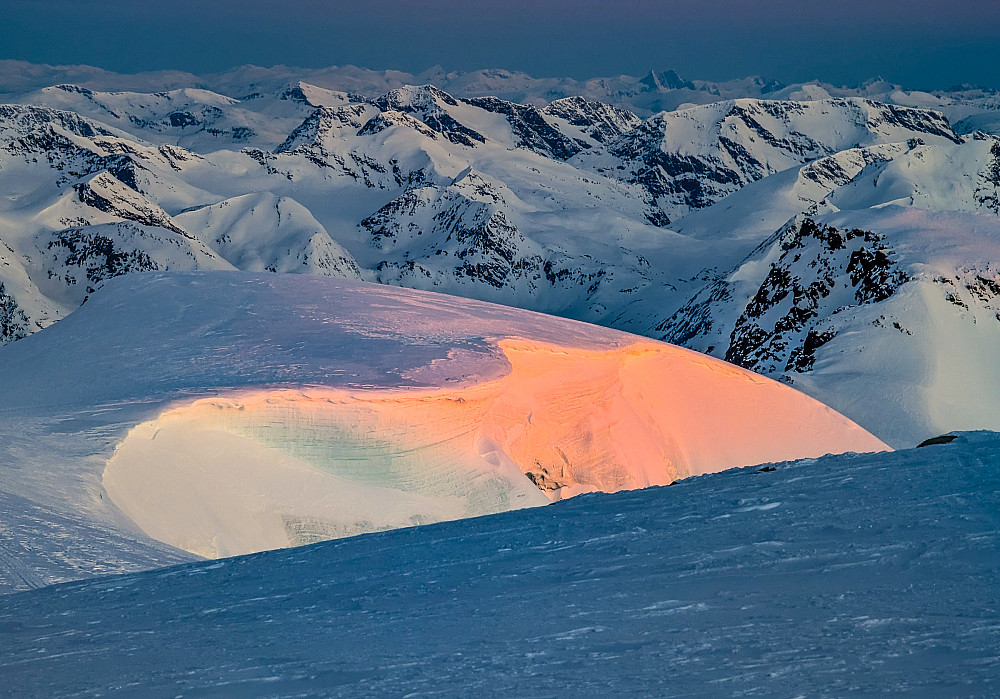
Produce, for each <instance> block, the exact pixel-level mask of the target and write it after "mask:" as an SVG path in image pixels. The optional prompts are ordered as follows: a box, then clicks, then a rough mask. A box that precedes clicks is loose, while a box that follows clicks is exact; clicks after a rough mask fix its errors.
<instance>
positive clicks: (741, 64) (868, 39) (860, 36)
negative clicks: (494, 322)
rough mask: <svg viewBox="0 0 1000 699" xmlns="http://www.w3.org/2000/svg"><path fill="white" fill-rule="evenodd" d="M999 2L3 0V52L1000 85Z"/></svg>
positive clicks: (165, 63)
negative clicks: (874, 78) (669, 70)
mask: <svg viewBox="0 0 1000 699" xmlns="http://www.w3.org/2000/svg"><path fill="white" fill-rule="evenodd" d="M998 27H1000V0H952V1H951V2H944V1H942V0H905V1H904V0H840V1H839V2H831V1H829V0H822V1H818V0H614V1H609V0H576V1H572V2H571V1H569V0H566V1H563V2H557V1H555V0H535V1H534V2H530V1H528V0H505V1H504V2H498V1H497V0H466V1H464V2H460V1H458V0H419V1H418V0H370V1H369V2H355V1H354V0H345V1H344V2H334V1H329V0H327V1H323V0H284V1H269V0H240V1H239V2H236V1H233V0H197V1H196V0H171V1H170V2H161V1H160V0H5V2H3V3H0V33H2V35H0V36H2V41H0V58H15V59H22V60H29V61H33V62H37V63H50V64H76V63H82V64H89V65H97V66H100V67H103V68H107V69H110V70H116V71H121V72H138V71H144V70H156V69H167V68H169V69H179V70H187V71H191V72H196V73H204V72H212V71H219V70H224V69H227V68H231V67H234V66H237V65H241V64H247V63H252V64H256V65H264V66H270V65H275V64H285V65H297V66H303V67H322V66H329V65H345V64H348V63H350V64H354V65H360V66H364V67H368V68H375V69H384V68H396V69H400V70H405V71H409V72H419V71H421V70H424V69H426V68H429V67H431V66H433V65H436V64H437V65H441V66H444V67H445V68H447V69H452V70H472V69H476V68H489V67H503V68H511V69H516V70H524V71H526V72H528V73H531V74H533V75H535V76H570V77H576V78H584V77H594V76H600V75H616V74H622V73H624V74H630V75H639V74H642V73H644V72H646V71H647V70H648V69H650V68H655V69H657V70H665V69H667V68H676V69H677V70H678V71H679V72H681V73H682V74H684V75H686V76H689V77H695V78H706V79H726V78H734V77H744V76H746V75H751V74H761V75H765V76H767V77H773V78H777V79H779V80H783V81H786V82H791V81H797V80H808V79H812V78H819V79H822V80H827V81H830V82H834V83H841V84H855V83H857V82H859V81H861V80H863V79H865V78H868V77H872V76H875V75H881V76H883V77H885V78H886V79H889V80H893V81H895V82H899V83H902V84H904V85H907V86H910V87H918V88H919V87H926V88H931V87H946V86H949V85H953V84H958V83H973V84H981V85H989V86H993V87H1000V30H998V29H997V28H998Z"/></svg>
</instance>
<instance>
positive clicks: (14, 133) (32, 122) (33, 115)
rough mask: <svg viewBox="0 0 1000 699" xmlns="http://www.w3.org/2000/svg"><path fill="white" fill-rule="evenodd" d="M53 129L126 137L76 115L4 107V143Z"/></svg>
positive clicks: (0, 110)
mask: <svg viewBox="0 0 1000 699" xmlns="http://www.w3.org/2000/svg"><path fill="white" fill-rule="evenodd" d="M52 127H58V128H60V129H63V130H64V131H66V132H68V133H70V134H73V135H74V136H80V137H82V138H93V137H95V136H124V135H125V134H123V133H121V132H118V131H114V130H112V129H110V128H108V127H106V126H104V125H102V124H99V123H97V122H94V121H91V120H90V119H86V118H84V117H82V116H80V115H79V114H76V113H74V112H67V111H63V110H60V109H49V108H48V107H34V106H31V105H23V104H0V138H3V139H4V141H9V140H11V139H16V138H18V137H19V136H24V135H26V134H28V133H30V132H32V131H38V130H39V129H45V128H52Z"/></svg>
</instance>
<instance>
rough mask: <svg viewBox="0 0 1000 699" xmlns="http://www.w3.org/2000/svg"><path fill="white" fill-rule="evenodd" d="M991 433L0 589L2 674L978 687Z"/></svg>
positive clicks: (990, 642) (994, 650) (990, 649)
mask: <svg viewBox="0 0 1000 699" xmlns="http://www.w3.org/2000/svg"><path fill="white" fill-rule="evenodd" d="M998 464H1000V435H997V434H995V433H975V434H973V433H966V434H963V435H961V436H959V437H958V439H957V440H955V441H954V442H952V443H950V444H946V445H939V446H930V447H925V448H920V449H912V450H907V451H899V452H895V453H890V454H872V455H843V456H829V457H824V458H821V459H817V460H812V459H807V460H803V461H797V462H794V463H780V464H775V465H774V466H773V467H772V466H769V467H764V468H761V467H754V468H746V469H737V470H732V471H726V472H724V473H718V474H713V475H707V476H702V477H699V478H693V479H688V480H684V481H681V482H680V483H678V484H677V485H675V486H673V487H667V488H650V489H647V490H641V491H633V492H622V493H617V494H613V495H605V494H592V495H584V496H581V497H578V498H572V499H569V500H566V501H562V502H558V503H555V504H553V505H552V506H550V507H544V508H536V509H529V510H520V511H516V512H508V513H504V514H499V515H495V516H490V517H480V518H476V519H466V520H461V521H457V522H449V523H443V524H437V525H431V526H426V527H417V528H411V529H404V530H398V531H393V532H385V533H379V534H370V535H365V536H361V537H355V538H350V539H342V540H339V541H332V542H326V543H320V544H315V545H313V546H308V547H302V548H295V549H285V550H281V551H273V552H267V553H261V554H256V555H251V556H246V557H240V558H232V559H225V560H220V561H212V562H203V563H197V564H193V565H185V566H180V567H173V568H167V569H164V570H157V571H149V572H146V573H140V574H136V575H127V576H114V577H107V578H103V579H100V580H92V581H82V582H78V583H70V584H67V585H58V586H53V587H49V588H46V589H44V590H37V591H32V592H26V593H19V594H15V595H7V596H3V597H0V651H2V652H0V675H2V676H3V678H4V682H3V686H2V687H0V694H3V695H5V696H50V697H61V696H79V695H81V694H83V695H98V694H100V695H102V696H135V695H137V694H141V695H151V696H178V695H183V696H237V695H238V696H260V697H276V696H299V697H311V696H330V695H333V696H386V695H393V696H403V695H414V694H445V695H472V694H484V695H516V696H546V697H548V696H567V695H573V696H607V695H608V694H610V693H620V694H627V695H656V696H676V697H692V696H697V697H717V696H746V695H763V696H802V695H806V696H821V697H827V696H828V697H843V696H886V695H907V696H950V697H985V696H995V695H996V694H997V693H998V691H1000V686H998V685H1000V673H998V670H997V658H998V656H1000V624H998V610H997V605H996V590H997V589H998V586H1000V569H998V567H997V565H996V563H997V550H998V547H1000V535H998V532H1000V516H998V513H1000V469H998Z"/></svg>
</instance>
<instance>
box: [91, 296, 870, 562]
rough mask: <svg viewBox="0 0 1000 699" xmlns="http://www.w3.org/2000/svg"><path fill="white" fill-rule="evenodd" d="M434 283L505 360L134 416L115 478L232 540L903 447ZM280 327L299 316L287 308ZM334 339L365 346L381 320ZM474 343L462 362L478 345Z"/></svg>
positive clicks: (284, 539) (134, 515) (173, 515)
mask: <svg viewBox="0 0 1000 699" xmlns="http://www.w3.org/2000/svg"><path fill="white" fill-rule="evenodd" d="M331 283H332V284H333V285H334V286H335V287H337V288H338V289H339V290H341V291H342V292H346V295H347V297H348V299H349V300H348V303H347V304H346V305H347V306H352V305H353V306H354V307H355V308H364V307H368V308H371V309H372V311H371V313H372V315H373V316H376V315H378V314H379V313H380V311H379V310H378V305H379V304H378V297H379V296H381V295H383V293H384V292H383V291H382V289H381V288H380V287H377V286H373V285H358V284H354V285H351V284H350V283H347V282H343V281H335V282H331ZM396 293H399V292H396ZM404 293H408V294H415V292H404ZM417 299H419V302H420V304H421V312H420V314H419V316H418V317H416V318H414V319H413V320H414V321H416V322H417V323H418V325H419V326H420V327H421V328H422V330H423V332H425V333H426V332H434V331H435V330H436V329H438V330H439V329H441V327H442V326H441V323H442V320H443V319H445V318H447V317H446V316H443V315H442V311H443V310H444V305H443V304H444V303H447V304H448V305H450V306H452V309H451V310H450V313H454V312H455V311H456V310H459V309H460V312H461V313H462V314H463V315H464V316H465V319H466V320H468V322H469V323H470V324H471V323H472V322H473V315H474V314H483V318H482V319H481V320H480V323H481V324H482V326H483V329H484V330H486V331H487V334H488V336H489V342H490V344H491V345H495V346H496V347H497V348H498V356H497V360H502V361H503V362H504V364H505V366H504V367H503V369H502V375H501V376H499V377H496V378H490V379H489V380H485V381H483V380H476V381H458V382H456V381H455V380H454V378H452V379H451V380H448V378H447V377H446V376H444V375H443V374H442V373H441V372H440V370H439V369H438V368H437V367H436V366H435V363H434V362H432V363H431V365H430V366H428V367H422V368H420V369H418V370H417V371H416V373H415V374H414V375H416V376H419V377H420V378H421V381H422V383H423V384H424V385H425V386H424V387H423V388H417V387H413V386H400V387H389V388H387V387H385V386H382V387H376V386H373V385H369V386H368V387H364V386H357V385H355V386H353V387H350V388H344V387H340V386H335V385H334V386H329V385H311V386H303V387H295V388H294V389H289V388H282V389H277V390H276V389H273V388H262V389H241V390H240V391H236V392H222V393H220V394H219V395H217V396H212V397H206V398H201V399H199V400H196V401H194V402H193V403H188V404H183V405H180V406H177V407H174V408H172V409H171V410H168V411H166V412H164V413H162V414H161V415H159V416H157V417H156V418H155V419H153V420H150V421H147V422H144V423H143V424H141V425H139V426H138V427H136V428H135V429H133V430H132V431H131V432H130V433H129V435H128V436H127V438H126V439H124V440H123V442H122V443H121V444H120V445H119V446H118V447H117V449H116V451H115V454H114V456H113V458H112V459H111V460H110V461H109V463H108V466H107V469H106V470H105V472H104V475H103V483H104V487H105V488H106V489H107V492H108V494H109V495H110V496H111V498H112V500H113V501H114V502H115V504H116V505H118V507H120V508H121V509H122V511H124V512H125V513H126V514H127V515H128V516H129V517H130V518H131V519H132V520H134V521H135V522H136V523H137V524H138V525H139V526H140V527H141V528H142V529H143V530H144V531H145V532H146V533H147V534H149V535H150V536H152V537H153V538H155V539H158V540H160V541H163V542H166V543H168V544H171V545H172V546H176V547H178V548H181V549H184V550H187V551H190V552H192V553H196V554H198V555H201V556H207V557H218V556H226V555H235V554H240V553H247V552H252V551H258V550H264V549H270V548H277V547H282V546H287V545H295V544H303V543H310V542H313V541H318V540H324V539H330V538H337V537H341V536H348V535H352V534H358V533H363V532H368V531H376V530H381V529H388V528H396V527H401V526H410V525H414V524H424V523H428V522H435V521H441V520H448V519H456V518H460V517H470V516H477V515H483V514H491V513H495V512H500V511H505V510H509V509H514V508H520V507H530V506H536V505H542V504H546V503H548V502H550V501H551V500H556V499H561V498H563V497H568V496H572V495H576V494H579V493H584V492H590V491H595V490H599V491H609V492H610V491H618V490H623V489H634V488H643V487H646V486H650V485H665V484H669V483H671V482H672V481H674V480H676V479H678V478H684V477H687V476H692V475H698V474H702V473H708V472H714V471H719V470H722V469H725V468H729V467H732V466H743V465H749V464H756V463H762V462H766V461H776V460H786V459H795V458H802V457H809V456H819V455H822V454H825V453H829V452H837V453H839V452H844V451H878V450H882V449H886V446H885V445H884V444H883V443H882V442H880V441H879V440H878V439H876V438H874V437H872V436H871V435H870V434H869V433H867V432H866V431H864V430H863V429H861V428H860V427H858V426H857V425H855V424H854V423H852V422H850V421H849V420H847V419H846V418H844V417H843V416H841V415H839V414H838V413H836V412H834V411H832V410H830V409H829V408H827V407H826V406H824V405H822V404H820V403H818V402H816V401H814V400H812V399H810V398H807V397H806V396H804V395H802V394H800V393H798V392H796V391H794V390H792V389H790V388H788V387H786V386H783V385H781V384H779V383H776V382H774V381H771V380H769V379H765V378H763V377H760V376H757V375H755V374H753V373H751V372H748V371H746V370H744V369H740V368H738V367H734V366H732V365H728V364H726V363H724V362H721V361H718V360H715V359H711V358H708V357H705V356H703V355H700V354H697V353H695V352H691V351H689V350H684V349H681V348H678V347H673V346H670V345H666V344H663V343H659V342H651V341H648V340H640V339H639V338H635V337H631V336H628V335H624V334H621V333H614V332H613V331H611V332H609V331H601V333H599V334H597V335H592V336H591V338H590V339H591V342H589V343H585V344H584V345H583V346H581V343H579V342H576V343H572V342H567V341H568V340H569V339H570V338H568V337H567V336H566V335H565V333H564V332H560V329H559V328H558V327H556V326H555V325H554V326H553V327H552V328H551V329H550V330H549V331H548V332H539V328H538V327H537V326H536V327H531V326H530V325H526V324H525V323H523V322H518V321H519V320H520V318H519V316H523V317H524V318H525V319H530V320H532V321H535V320H536V318H534V317H532V316H533V314H528V313H526V312H523V311H510V310H507V309H504V310H505V312H506V313H508V314H512V316H513V319H514V321H515V322H514V323H509V322H508V323H499V324H498V323H497V322H496V318H495V313H496V310H494V309H495V308H496V307H491V306H489V305H483V304H475V305H473V304H472V302H467V301H458V300H456V299H447V301H445V300H444V297H440V296H438V295H435V294H417V295H415V296H414V300H417ZM456 306H457V307H458V308H455V307H456ZM462 306H465V307H464V308H462ZM373 320H376V319H375V318H373ZM455 320H456V318H454V317H451V318H447V321H448V323H449V324H453V323H454V322H455ZM562 323H565V321H562V322H560V323H559V324H562ZM273 330H274V332H275V333H276V334H278V333H280V332H281V326H280V322H278V321H277V319H276V326H275V327H274V328H273ZM578 330H579V331H580V332H582V333H583V334H584V335H586V334H587V326H585V325H580V326H579V327H578ZM595 330H596V329H595ZM600 335H604V337H603V338H602V337H600ZM329 339H330V341H333V342H336V343H339V344H346V343H348V342H355V343H357V342H361V343H364V335H363V334H362V335H360V336H354V337H352V338H347V337H330V338H329ZM608 339H613V340H614V342H613V343H609V342H608V341H607V340H608ZM402 340H403V344H404V351H405V344H406V343H407V341H408V340H407V339H406V338H405V335H404V337H403V338H402ZM549 340H555V341H557V342H558V341H559V340H562V342H561V343H559V344H553V343H552V342H550V341H549ZM445 344H448V341H447V340H445ZM588 345H589V346H588ZM455 349H458V348H457V346H456V347H452V348H451V349H449V353H450V354H451V357H450V361H452V362H455V361H457V362H459V363H463V362H470V361H472V362H473V363H475V362H476V361H477V360H476V359H475V358H472V359H471V360H470V359H468V358H467V359H464V360H463V359H461V358H460V355H456V354H454V353H453V350H455ZM372 360H373V361H374V362H376V363H377V362H378V361H379V359H378V358H377V357H374V356H373V357H372ZM448 361H449V360H446V361H445V363H447V362H448ZM478 361H482V360H481V359H480V360H478ZM438 364H441V363H440V362H439V363H438ZM456 384H457V385H456Z"/></svg>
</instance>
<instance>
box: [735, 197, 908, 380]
mask: <svg viewBox="0 0 1000 699" xmlns="http://www.w3.org/2000/svg"><path fill="white" fill-rule="evenodd" d="M776 246H777V247H778V249H779V250H780V254H779V255H778V256H777V259H775V260H774V261H773V262H772V263H771V264H770V267H769V269H768V272H767V275H766V277H765V278H764V280H763V281H762V282H761V284H760V286H759V288H758V289H757V291H756V293H755V294H754V295H753V298H751V300H750V302H749V303H748V304H747V305H746V307H745V308H744V310H743V312H742V313H741V315H740V317H739V318H738V319H737V321H736V324H735V327H734V328H733V329H732V333H731V335H730V345H729V348H728V349H727V350H726V355H725V357H726V360H727V361H730V362H733V363H734V364H739V365H740V366H743V367H746V368H749V369H753V370H755V371H759V372H761V373H765V374H769V373H776V372H779V373H780V372H797V373H803V372H807V371H809V370H810V369H811V368H812V366H813V363H814V361H815V352H816V350H818V349H819V348H820V347H821V346H823V345H824V344H826V343H827V342H829V341H830V340H831V339H833V337H835V336H836V334H837V327H836V323H835V322H834V320H835V319H834V318H833V316H834V315H836V314H841V315H845V311H846V310H847V309H849V308H851V307H855V306H863V305H869V304H876V303H880V302H882V301H885V300H886V299H888V298H890V297H891V296H892V295H893V294H895V293H896V291H897V289H898V288H899V287H900V286H902V285H903V284H904V283H906V282H907V281H909V279H910V277H909V275H908V274H907V273H906V272H905V271H904V270H903V269H902V268H901V267H900V266H899V265H898V256H897V254H896V252H895V251H894V250H893V248H892V247H891V246H890V245H889V243H888V241H887V240H886V239H885V237H884V236H882V235H880V234H878V233H875V232H873V231H869V230H861V229H857V228H854V229H838V228H836V227H834V226H830V225H825V224H822V223H818V222H816V221H814V220H813V219H811V218H808V217H805V218H799V219H797V220H796V221H793V222H790V223H789V225H788V226H786V227H785V228H784V229H782V230H781V231H779V234H778V240H777V241H776ZM772 249H773V248H772ZM765 255H766V256H767V257H770V256H773V252H772V250H767V251H766V252H764V255H761V257H762V258H764V256H765ZM751 264H752V263H751Z"/></svg>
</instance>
